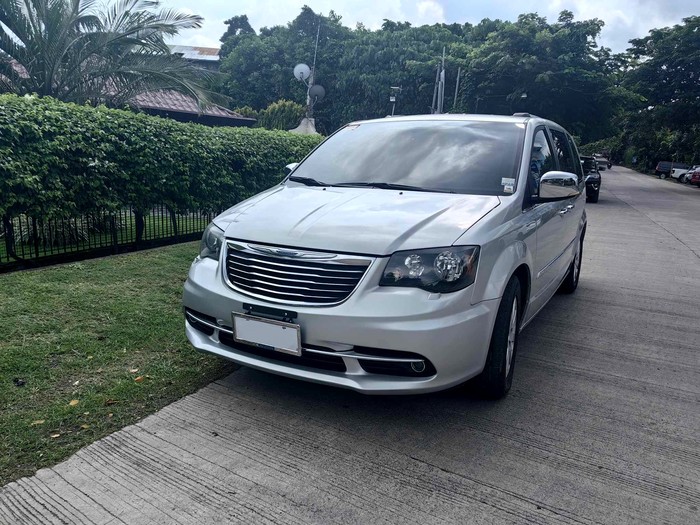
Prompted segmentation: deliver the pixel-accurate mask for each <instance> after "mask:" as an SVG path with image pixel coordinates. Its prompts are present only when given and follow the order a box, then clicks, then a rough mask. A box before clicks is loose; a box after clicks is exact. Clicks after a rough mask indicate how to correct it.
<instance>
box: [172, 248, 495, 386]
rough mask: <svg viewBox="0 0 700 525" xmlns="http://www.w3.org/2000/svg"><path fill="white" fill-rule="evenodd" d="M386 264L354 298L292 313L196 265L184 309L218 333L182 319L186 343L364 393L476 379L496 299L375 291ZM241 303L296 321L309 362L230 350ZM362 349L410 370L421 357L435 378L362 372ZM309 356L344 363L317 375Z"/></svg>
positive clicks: (373, 270)
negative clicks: (281, 311)
mask: <svg viewBox="0 0 700 525" xmlns="http://www.w3.org/2000/svg"><path fill="white" fill-rule="evenodd" d="M385 264H386V259H379V260H375V261H374V262H373V263H372V264H371V265H370V267H369V269H368V270H367V273H366V274H365V277H364V278H363V279H362V281H361V282H360V283H359V285H358V287H357V288H356V289H355V291H354V292H353V294H352V295H351V296H350V297H349V298H348V299H347V300H346V301H344V302H343V303H341V304H339V305H335V306H329V307H308V306H304V307H301V306H300V307H296V306H294V305H288V306H280V305H279V304H272V303H266V302H264V301H261V300H258V299H254V298H252V297H248V296H246V295H243V294H241V293H239V292H237V291H235V290H233V289H231V288H230V287H229V286H228V285H227V284H226V283H225V282H224V279H223V276H222V274H221V270H220V267H219V264H218V263H217V261H214V260H212V259H197V260H195V262H194V263H193V264H192V267H191V268H190V272H189V276H188V279H187V281H186V283H185V289H184V295H183V304H184V306H185V308H186V309H187V310H188V311H191V312H195V315H197V314H196V313H200V314H204V316H206V318H207V319H208V322H209V324H210V326H214V327H217V328H216V329H210V328H207V329H203V326H202V325H201V324H200V323H197V322H196V321H193V319H192V318H190V319H187V320H186V334H187V338H188V339H189V341H190V342H191V343H192V344H193V345H194V347H195V348H197V349H198V350H201V351H204V352H209V353H212V354H215V355H219V356H221V357H224V358H227V359H230V360H232V361H234V362H236V363H239V364H242V365H246V366H250V367H252V368H257V369H260V370H265V371H268V372H272V373H275V374H279V375H283V376H286V377H292V378H296V379H302V380H305V381H312V382H316V383H322V384H327V385H334V386H339V387H344V388H349V389H353V390H356V391H359V392H364V393H385V394H408V393H419V392H432V391H437V390H442V389H445V388H449V387H451V386H454V385H457V384H459V383H462V382H464V381H466V380H467V379H470V378H471V377H474V376H476V375H477V374H479V373H480V372H481V370H482V369H483V366H484V363H485V360H486V355H487V353H488V347H489V343H490V339H491V332H492V330H493V324H494V321H495V317H496V311H497V309H498V304H499V300H498V299H496V300H491V301H482V302H479V303H477V304H474V305H472V304H471V292H472V287H468V288H466V289H465V290H461V291H459V292H455V293H451V294H430V293H428V292H425V291H423V290H419V289H412V288H393V287H380V286H378V285H377V283H378V282H379V276H380V274H381V271H382V269H383V268H384V265H385ZM244 304H248V305H250V304H253V305H262V306H268V307H272V308H278V309H279V308H288V309H290V310H292V311H294V312H296V314H297V318H296V319H295V322H296V323H298V324H299V326H300V327H301V336H302V347H303V348H305V349H306V350H303V352H302V357H308V358H309V359H299V360H297V361H295V358H294V356H291V357H290V356H287V355H284V354H280V353H278V352H275V351H272V350H261V349H256V351H254V352H251V351H250V349H249V348H245V347H242V346H240V345H236V344H233V341H232V337H231V335H230V332H231V326H232V321H231V315H232V313H233V312H237V313H244V312H245V309H244V307H243V305H244ZM200 318H201V316H200ZM363 349H376V350H378V351H379V355H382V356H386V360H387V362H402V361H404V360H407V361H405V362H406V363H408V362H411V361H416V360H420V358H424V359H425V360H426V361H427V362H428V363H429V365H430V367H429V368H428V369H429V370H430V371H431V372H434V373H432V375H430V376H428V377H425V376H421V377H415V376H402V375H388V374H385V373H381V370H379V372H377V369H376V367H375V368H373V367H369V366H367V364H368V360H367V356H368V352H365V351H363ZM314 350H316V351H317V352H319V351H320V352H321V353H322V354H329V355H330V356H333V357H332V359H334V360H335V361H336V362H341V361H342V366H341V367H340V368H339V369H328V368H333V367H326V369H323V367H322V368H319V367H318V366H316V365H315V364H314V362H313V360H312V358H314V357H319V354H316V355H314V353H313V351H314ZM369 353H371V352H369ZM375 355H376V352H375ZM336 356H337V357H336ZM363 356H364V357H363ZM329 359H331V357H329ZM375 364H377V363H375ZM368 369H371V370H374V371H372V372H368Z"/></svg>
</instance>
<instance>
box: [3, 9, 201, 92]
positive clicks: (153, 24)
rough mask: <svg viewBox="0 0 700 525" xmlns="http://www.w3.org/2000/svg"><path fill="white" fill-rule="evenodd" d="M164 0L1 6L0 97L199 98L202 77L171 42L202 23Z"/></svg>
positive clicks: (199, 18)
mask: <svg viewBox="0 0 700 525" xmlns="http://www.w3.org/2000/svg"><path fill="white" fill-rule="evenodd" d="M159 7H160V4H159V2H158V1H157V0H113V1H112V2H111V3H109V4H102V3H98V2H96V1H95V0H2V1H1V2H0V92H12V93H17V94H20V95H23V94H32V93H36V94H38V95H50V96H52V97H55V98H58V99H61V100H65V101H69V102H78V103H83V102H86V101H90V102H93V103H102V102H104V103H109V104H112V105H121V104H123V103H124V102H126V101H128V100H129V99H131V98H132V97H133V96H134V95H137V94H139V93H142V92H144V91H149V90H153V89H161V88H167V89H175V90H178V91H182V92H185V93H188V94H191V95H195V96H197V97H198V98H200V99H206V98H207V97H206V93H205V92H204V91H203V89H202V88H201V87H200V85H199V81H200V80H201V78H200V77H201V74H202V72H201V71H200V70H197V69H196V68H194V67H193V66H192V65H191V63H189V62H187V61H186V60H184V59H182V58H181V57H178V56H175V55H171V54H170V51H169V49H168V46H167V45H166V44H165V40H164V38H165V37H171V36H173V35H176V34H177V33H178V32H179V31H180V30H181V29H189V28H197V27H200V26H201V22H202V18H201V17H199V16H196V15H190V14H186V13H181V12H178V11H175V10H172V9H160V8H159Z"/></svg>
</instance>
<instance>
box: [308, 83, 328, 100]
mask: <svg viewBox="0 0 700 525" xmlns="http://www.w3.org/2000/svg"><path fill="white" fill-rule="evenodd" d="M325 96H326V90H325V89H323V86H321V85H319V84H316V85H314V86H311V89H309V97H311V100H313V101H314V102H321V101H322V100H323V97H325Z"/></svg>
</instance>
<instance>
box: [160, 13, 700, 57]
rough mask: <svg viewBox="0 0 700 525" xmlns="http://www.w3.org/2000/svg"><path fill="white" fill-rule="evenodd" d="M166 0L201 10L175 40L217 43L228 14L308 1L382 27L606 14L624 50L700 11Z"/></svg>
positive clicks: (269, 19)
mask: <svg viewBox="0 0 700 525" xmlns="http://www.w3.org/2000/svg"><path fill="white" fill-rule="evenodd" d="M162 4H163V6H165V7H171V8H176V9H181V10H183V11H187V12H195V13H197V14H199V15H201V16H203V17H204V19H205V21H204V26H203V27H202V29H199V30H189V31H184V32H183V33H182V34H180V35H178V36H177V37H176V38H175V39H174V42H176V43H179V44H189V45H206V46H218V45H219V38H221V35H223V33H224V31H225V30H226V26H225V24H224V20H227V19H228V18H230V17H232V16H236V15H243V14H247V15H248V18H249V20H250V23H251V25H252V26H253V27H254V28H255V29H256V30H259V29H260V28H261V27H271V26H275V25H284V24H287V23H288V22H290V21H292V20H293V19H294V18H296V17H297V16H298V15H299V13H300V11H301V8H302V7H303V6H304V5H308V6H309V7H311V9H313V10H314V11H315V12H317V13H323V14H326V15H327V14H328V13H329V11H331V10H333V11H335V12H336V13H337V14H338V15H340V16H342V21H343V24H344V25H346V26H348V27H351V28H354V27H355V25H356V24H357V23H358V22H362V23H363V24H364V25H365V26H366V27H367V28H369V29H378V28H379V27H381V25H382V22H383V20H384V19H389V20H394V21H399V22H403V21H408V22H411V23H412V24H413V25H422V24H434V23H439V22H446V23H453V22H457V23H465V22H471V23H478V22H479V21H481V19H483V18H491V19H496V18H500V19H501V20H515V19H516V18H517V17H518V15H519V14H522V13H531V12H537V13H539V14H540V15H541V16H546V17H547V20H549V21H550V22H554V21H556V19H557V17H558V16H559V12H560V11H562V10H563V9H568V10H570V11H572V12H573V13H574V16H575V18H576V20H585V19H590V18H600V19H602V20H604V21H605V27H604V28H603V32H602V34H601V38H600V39H599V44H602V45H605V46H607V47H612V48H613V50H614V51H623V50H625V49H626V48H627V47H628V44H627V41H628V40H629V39H631V38H641V37H644V36H646V35H647V34H648V32H649V30H650V29H652V28H656V27H665V26H669V25H673V24H678V23H680V22H681V19H682V18H683V17H685V16H691V15H694V14H698V13H700V0H664V1H663V2H659V1H658V0H544V1H543V0H518V2H513V1H512V0H468V1H465V0H284V1H279V0H237V1H236V2H230V3H229V2H225V1H222V0H163V1H162Z"/></svg>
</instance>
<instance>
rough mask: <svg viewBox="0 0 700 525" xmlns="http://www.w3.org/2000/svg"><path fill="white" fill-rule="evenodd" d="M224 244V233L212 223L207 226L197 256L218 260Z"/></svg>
mask: <svg viewBox="0 0 700 525" xmlns="http://www.w3.org/2000/svg"><path fill="white" fill-rule="evenodd" d="M223 244H224V231H223V230H222V229H221V228H219V227H218V226H217V225H216V224H214V223H213V222H212V223H211V224H210V225H209V226H207V229H206V230H204V235H202V242H201V243H200V245H199V256H200V257H209V258H210V259H216V260H218V259H219V254H220V253H221V246H222V245H223Z"/></svg>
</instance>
